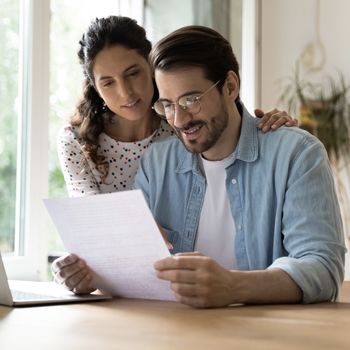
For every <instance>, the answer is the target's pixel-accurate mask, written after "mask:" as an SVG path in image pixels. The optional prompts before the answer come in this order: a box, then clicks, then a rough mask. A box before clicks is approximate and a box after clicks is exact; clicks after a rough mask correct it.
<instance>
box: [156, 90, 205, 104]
mask: <svg viewBox="0 0 350 350" xmlns="http://www.w3.org/2000/svg"><path fill="white" fill-rule="evenodd" d="M201 93H203V91H198V90H193V91H187V92H185V93H184V94H182V95H180V96H179V97H178V98H177V99H176V101H178V100H179V99H180V98H181V97H185V96H189V95H200V94H201ZM158 101H167V102H171V100H169V99H168V98H165V97H160V98H159V99H158Z"/></svg>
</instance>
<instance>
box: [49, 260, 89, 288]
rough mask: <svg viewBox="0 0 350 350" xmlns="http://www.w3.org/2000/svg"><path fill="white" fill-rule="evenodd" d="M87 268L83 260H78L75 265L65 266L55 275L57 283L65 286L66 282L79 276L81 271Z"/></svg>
mask: <svg viewBox="0 0 350 350" xmlns="http://www.w3.org/2000/svg"><path fill="white" fill-rule="evenodd" d="M84 268H86V265H85V263H84V262H83V261H82V260H78V261H77V262H75V263H74V264H71V265H68V266H65V267H64V268H62V269H61V270H59V271H57V272H56V273H55V281H56V282H58V283H59V284H64V283H65V281H66V280H68V279H69V278H70V277H72V276H74V275H75V274H77V273H78V272H79V271H81V270H83V269H84Z"/></svg>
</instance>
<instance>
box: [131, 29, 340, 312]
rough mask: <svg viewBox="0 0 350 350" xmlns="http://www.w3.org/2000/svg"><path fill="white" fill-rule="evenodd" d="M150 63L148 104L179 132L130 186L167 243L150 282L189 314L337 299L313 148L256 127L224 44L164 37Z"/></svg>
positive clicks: (324, 176) (335, 251) (323, 185)
mask: <svg viewBox="0 0 350 350" xmlns="http://www.w3.org/2000/svg"><path fill="white" fill-rule="evenodd" d="M150 62H151V64H152V65H153V68H154V72H155V79H156V83H157V86H158V89H159V96H160V97H159V100H158V101H157V102H156V103H155V105H154V108H155V110H156V111H157V113H158V114H159V115H161V116H163V117H164V118H166V119H167V120H168V122H169V124H170V125H171V126H172V127H173V128H174V130H175V132H176V135H177V137H178V138H176V137H174V138H172V139H170V140H166V141H164V142H160V143H158V144H155V145H153V146H152V148H151V150H150V152H149V153H148V154H146V155H145V156H144V158H143V159H142V161H141V166H140V169H139V172H138V174H137V176H136V180H135V184H136V187H138V188H141V189H142V191H143V193H144V195H145V198H146V200H147V202H148V204H149V207H150V209H151V211H152V213H153V215H154V217H155V219H156V221H157V222H158V223H159V225H160V226H162V227H163V228H164V230H165V231H166V233H167V235H168V239H169V240H170V242H171V244H172V246H173V247H174V249H173V251H172V252H173V253H174V254H175V255H174V256H172V257H171V258H166V259H163V260H161V261H158V262H156V263H155V268H156V270H157V275H158V277H159V278H161V279H164V280H168V281H170V282H171V288H172V289H173V290H174V292H175V294H176V297H177V299H178V300H179V301H180V302H182V303H184V304H188V305H191V306H193V307H220V306H225V305H229V304H233V303H297V302H303V303H310V302H318V301H326V300H329V301H332V300H335V299H336V297H337V295H338V289H339V286H340V284H341V283H342V280H343V268H344V254H345V247H344V241H343V232H342V224H341V217H340V213H339V207H338V203H337V198H336V194H335V191H334V184H333V179H332V174H331V170H330V167H329V164H328V160H327V154H326V152H325V149H324V147H323V146H322V144H321V143H320V142H319V141H318V140H317V139H316V138H315V137H313V136H311V135H310V134H308V133H307V132H304V131H303V130H299V129H297V128H281V129H279V130H278V131H276V132H275V133H273V134H270V135H269V136H268V137H267V136H266V134H264V133H262V132H261V131H259V130H258V129H257V128H256V119H254V118H253V117H251V116H250V115H249V113H248V112H247V111H246V109H245V108H244V106H243V105H242V103H241V102H240V98H239V87H240V78H239V72H238V63H237V60H236V58H235V56H234V54H233V52H232V48H231V46H230V44H229V43H228V42H227V40H225V39H224V38H223V37H222V36H221V35H220V34H218V33H217V32H215V31H214V30H212V29H209V28H206V27H200V26H189V27H184V28H181V29H179V30H177V31H175V32H173V33H171V34H169V35H168V36H167V37H165V38H164V39H162V40H161V41H160V42H158V43H157V44H156V46H155V47H154V48H153V50H152V53H151V56H150ZM178 252H181V253H179V254H176V253H178ZM186 252H187V253H186Z"/></svg>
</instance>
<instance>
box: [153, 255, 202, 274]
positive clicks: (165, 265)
mask: <svg viewBox="0 0 350 350" xmlns="http://www.w3.org/2000/svg"><path fill="white" fill-rule="evenodd" d="M204 258H206V257H204V256H176V255H173V256H171V257H168V258H165V259H162V260H158V261H156V262H155V263H154V268H155V269H156V270H173V269H188V270H195V269H196V268H197V267H198V264H199V260H198V259H204Z"/></svg>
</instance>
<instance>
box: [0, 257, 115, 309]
mask: <svg viewBox="0 0 350 350" xmlns="http://www.w3.org/2000/svg"><path fill="white" fill-rule="evenodd" d="M111 298H112V297H110V296H106V295H98V294H86V295H76V294H74V293H73V292H70V291H67V290H65V289H64V288H63V287H62V286H60V285H58V284H57V283H55V282H32V281H8V280H7V275H6V271H5V267H4V263H3V261H2V258H1V253H0V305H6V306H35V305H45V304H46V305H47V304H63V303H77V302H85V301H96V300H105V299H111Z"/></svg>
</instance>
